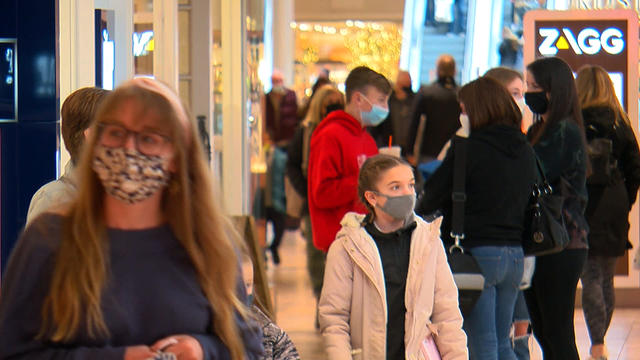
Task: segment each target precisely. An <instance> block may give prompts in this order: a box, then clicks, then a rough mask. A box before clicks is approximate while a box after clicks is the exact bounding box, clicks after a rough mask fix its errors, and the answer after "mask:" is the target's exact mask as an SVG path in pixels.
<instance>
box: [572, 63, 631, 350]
mask: <svg viewBox="0 0 640 360" xmlns="http://www.w3.org/2000/svg"><path fill="white" fill-rule="evenodd" d="M576 87H577V89H578V99H579V100H580V107H581V108H582V117H583V118H584V126H585V129H586V135H587V140H589V141H590V142H591V143H593V144H595V142H594V141H602V140H604V141H606V142H607V143H608V144H609V145H610V146H611V150H612V151H611V154H610V156H608V159H605V161H604V162H602V161H599V160H598V159H596V158H592V161H591V168H592V174H591V176H590V177H588V178H587V191H588V193H589V201H588V203H587V210H586V212H585V215H586V217H587V221H588V223H589V252H588V256H587V263H586V264H585V268H584V272H583V273H582V276H581V280H582V310H583V311H584V317H585V319H586V322H587V328H588V330H589V336H590V337H591V357H592V359H598V360H601V359H606V358H607V357H606V348H605V345H604V337H605V334H606V333H607V329H608V328H609V324H610V322H611V316H612V315H613V309H614V308H615V299H614V288H613V276H614V274H615V266H616V261H617V260H618V258H619V257H620V256H623V255H624V254H625V253H626V252H627V250H628V249H629V248H631V244H630V243H629V211H631V206H632V205H633V203H634V202H635V201H636V197H637V193H638V186H640V152H639V151H638V143H637V141H636V137H635V135H634V134H633V130H632V128H631V124H630V123H629V118H628V117H627V114H626V113H625V112H624V109H623V108H622V106H621V105H620V102H618V99H617V98H616V93H615V90H614V88H613V83H612V82H611V79H609V75H608V74H607V71H606V70H604V69H603V68H601V67H600V66H592V65H588V66H585V67H583V68H581V69H580V71H578V77H577V78H576ZM605 172H606V173H609V172H610V174H609V175H610V176H607V174H605ZM599 180H600V181H599Z"/></svg>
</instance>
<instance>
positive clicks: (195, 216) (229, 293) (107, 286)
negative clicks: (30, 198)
mask: <svg viewBox="0 0 640 360" xmlns="http://www.w3.org/2000/svg"><path fill="white" fill-rule="evenodd" d="M90 134H91V135H90V138H89V139H88V141H87V143H86V147H85V150H84V153H83V155H82V157H81V159H80V161H79V163H78V169H77V171H78V195H77V197H76V199H75V200H74V201H73V202H72V203H71V204H70V205H69V206H67V207H65V208H59V209H55V212H51V213H46V214H43V215H42V216H40V217H38V218H37V219H35V220H34V221H33V222H32V223H31V224H30V225H29V226H28V227H27V228H26V230H25V232H24V234H23V235H22V237H21V239H20V240H19V242H18V245H17V247H16V248H15V249H14V251H13V254H12V255H11V259H10V261H9V264H8V267H7V271H6V273H5V274H4V278H3V281H2V297H1V298H0V334H2V336H0V358H2V359H9V358H11V359H34V358H39V359H40V358H42V359H45V358H46V359H52V358H77V359H118V360H121V359H125V360H130V359H153V358H156V357H157V358H163V359H164V358H166V356H169V355H167V354H160V352H163V353H171V354H174V355H175V356H176V357H177V358H178V359H187V358H188V359H234V360H241V359H245V358H246V357H248V358H250V359H256V358H257V357H258V356H259V354H260V353H261V342H260V338H261V336H260V333H259V330H255V331H254V330H252V329H250V328H249V327H248V324H247V322H246V321H245V319H246V318H247V310H246V308H245V307H244V305H243V304H244V301H245V293H244V291H241V290H242V286H241V282H240V279H241V277H240V273H239V268H240V264H239V261H238V259H237V258H236V254H237V252H238V251H237V247H238V246H239V244H240V241H239V240H238V239H235V238H234V235H233V234H235V232H234V231H233V230H232V227H231V226H232V225H230V222H229V221H228V220H227V219H226V218H225V216H224V215H223V213H222V210H221V209H220V208H219V207H218V205H217V201H216V200H215V198H214V194H213V189H214V188H215V187H214V185H213V184H212V180H211V178H210V175H209V173H210V171H209V169H208V166H207V163H206V161H205V157H204V153H203V151H202V146H201V144H200V140H199V136H198V133H197V130H196V128H195V126H194V124H193V123H192V121H191V120H190V119H189V115H188V113H187V111H186V110H185V108H184V107H183V106H182V105H181V103H180V99H179V98H178V96H177V95H176V94H175V93H173V92H172V91H171V90H169V88H168V87H166V86H165V85H163V84H161V83H159V82H157V81H155V80H151V79H147V78H139V79H135V80H131V81H129V82H126V83H125V84H123V85H121V86H120V87H119V88H118V89H116V90H115V91H114V92H113V93H112V94H111V95H109V96H108V98H106V99H105V100H104V102H103V103H102V105H101V106H100V109H99V110H98V113H97V115H96V119H95V123H94V125H93V126H92V128H91V129H90Z"/></svg>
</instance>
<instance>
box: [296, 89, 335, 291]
mask: <svg viewBox="0 0 640 360" xmlns="http://www.w3.org/2000/svg"><path fill="white" fill-rule="evenodd" d="M343 109H344V95H342V93H341V92H340V91H338V89H337V88H335V87H334V86H332V85H324V86H322V87H320V88H319V89H318V90H317V91H316V93H315V96H314V97H313V98H312V99H311V103H310V104H309V111H308V112H307V116H306V118H305V119H304V120H303V121H302V123H301V124H300V127H298V129H297V130H296V133H295V134H294V135H293V139H292V140H291V144H290V145H289V157H288V160H287V171H286V173H287V178H288V179H289V181H290V183H291V185H292V187H293V189H294V191H296V192H297V195H298V196H300V197H301V198H302V199H303V202H304V204H302V207H301V209H300V211H301V213H300V216H301V217H302V223H303V224H304V226H303V228H304V229H303V232H304V237H305V239H306V240H307V270H308V271H309V278H310V279H311V288H312V289H313V294H314V295H315V296H316V299H318V298H320V291H321V290H322V278H323V277H324V262H325V253H324V252H323V251H321V250H318V249H316V247H315V246H314V245H313V236H312V231H311V218H310V217H309V210H308V203H307V174H308V172H307V169H308V167H309V146H310V143H311V136H312V134H313V131H314V130H315V128H316V127H317V126H318V124H320V121H322V119H324V118H325V117H327V115H329V114H330V113H331V112H333V111H336V110H343ZM289 200H290V199H287V204H288V205H289V204H290V203H292V201H289Z"/></svg>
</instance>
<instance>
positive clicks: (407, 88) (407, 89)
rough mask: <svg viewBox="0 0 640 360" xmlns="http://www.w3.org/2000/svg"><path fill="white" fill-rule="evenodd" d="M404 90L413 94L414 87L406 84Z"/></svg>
mask: <svg viewBox="0 0 640 360" xmlns="http://www.w3.org/2000/svg"><path fill="white" fill-rule="evenodd" d="M402 91H404V92H405V93H407V94H413V89H412V88H411V86H405V87H403V88H402Z"/></svg>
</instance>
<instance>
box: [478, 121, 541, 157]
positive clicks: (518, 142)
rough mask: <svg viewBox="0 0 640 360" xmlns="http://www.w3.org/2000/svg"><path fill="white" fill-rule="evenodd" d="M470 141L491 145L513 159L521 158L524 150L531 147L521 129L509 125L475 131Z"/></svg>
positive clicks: (491, 126)
mask: <svg viewBox="0 0 640 360" xmlns="http://www.w3.org/2000/svg"><path fill="white" fill-rule="evenodd" d="M469 139H470V140H475V141H479V142H483V143H486V144H489V145H491V146H492V147H494V148H496V149H498V150H499V151H500V152H502V153H503V154H505V155H506V156H508V157H511V158H516V157H518V156H520V154H522V151H523V149H524V148H525V147H527V146H528V145H529V142H528V141H527V138H526V136H525V135H524V134H523V133H522V132H521V131H520V129H517V128H515V127H512V126H509V125H489V126H486V127H483V128H481V129H474V130H472V131H471V134H470V135H469Z"/></svg>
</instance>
